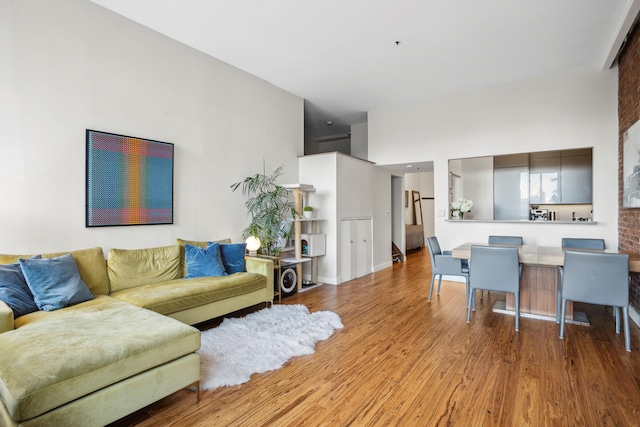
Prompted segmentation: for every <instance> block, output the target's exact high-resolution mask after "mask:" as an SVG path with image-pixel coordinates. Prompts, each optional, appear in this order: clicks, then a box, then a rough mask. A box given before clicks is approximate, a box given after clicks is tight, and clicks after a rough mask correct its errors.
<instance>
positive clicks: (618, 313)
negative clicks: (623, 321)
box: [613, 307, 620, 334]
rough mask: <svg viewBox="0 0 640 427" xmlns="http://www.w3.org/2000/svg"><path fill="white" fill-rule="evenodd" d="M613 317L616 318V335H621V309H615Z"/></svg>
mask: <svg viewBox="0 0 640 427" xmlns="http://www.w3.org/2000/svg"><path fill="white" fill-rule="evenodd" d="M613 315H614V316H615V318H616V334H619V333H620V307H613Z"/></svg>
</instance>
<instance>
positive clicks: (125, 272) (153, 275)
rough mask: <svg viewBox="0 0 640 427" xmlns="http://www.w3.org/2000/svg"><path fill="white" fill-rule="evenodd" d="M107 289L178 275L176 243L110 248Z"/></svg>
mask: <svg viewBox="0 0 640 427" xmlns="http://www.w3.org/2000/svg"><path fill="white" fill-rule="evenodd" d="M107 271H108V273H109V280H110V282H111V292H117V291H121V290H123V289H129V288H135V287H138V286H144V285H148V284H151V283H160V282H166V281H167V280H173V279H178V278H180V277H182V271H181V270H180V246H178V245H171V246H162V247H157V248H145V249H111V250H109V256H108V258H107Z"/></svg>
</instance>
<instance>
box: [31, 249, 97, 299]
mask: <svg viewBox="0 0 640 427" xmlns="http://www.w3.org/2000/svg"><path fill="white" fill-rule="evenodd" d="M18 262H19V263H20V267H22V272H23V273H24V277H25V278H26V279H27V285H29V289H30V290H31V293H32V294H33V299H34V300H35V302H36V305H37V306H38V308H39V309H40V310H44V311H54V310H58V309H60V308H64V307H67V306H70V305H74V304H79V303H81V302H84V301H89V300H91V299H93V295H92V294H91V291H90V290H89V288H87V285H86V284H85V283H84V281H83V280H82V278H81V277H80V273H79V272H78V265H77V264H76V260H75V259H73V256H71V254H66V255H62V256H59V257H56V258H41V259H35V258H29V259H19V260H18Z"/></svg>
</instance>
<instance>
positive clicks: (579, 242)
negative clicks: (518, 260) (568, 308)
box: [556, 237, 605, 323]
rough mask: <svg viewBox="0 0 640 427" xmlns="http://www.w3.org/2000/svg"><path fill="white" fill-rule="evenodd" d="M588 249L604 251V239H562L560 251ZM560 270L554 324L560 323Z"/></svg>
mask: <svg viewBox="0 0 640 427" xmlns="http://www.w3.org/2000/svg"><path fill="white" fill-rule="evenodd" d="M569 248H570V249H590V250H604V249H605V245H604V239H592V238H581V237H563V238H562V249H569ZM561 268H562V267H560V266H559V267H558V287H557V296H556V323H560V310H561V309H562V308H561V307H560V304H561V300H562V296H561V295H562V276H561V271H560V270H561Z"/></svg>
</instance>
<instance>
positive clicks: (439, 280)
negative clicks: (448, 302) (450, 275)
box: [438, 274, 442, 295]
mask: <svg viewBox="0 0 640 427" xmlns="http://www.w3.org/2000/svg"><path fill="white" fill-rule="evenodd" d="M440 285H442V274H441V275H440V276H438V295H440Z"/></svg>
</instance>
